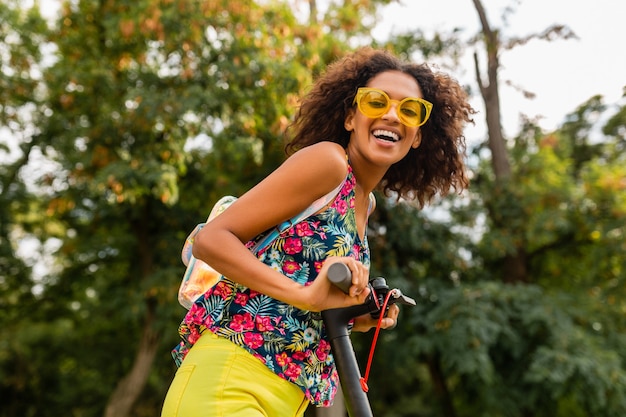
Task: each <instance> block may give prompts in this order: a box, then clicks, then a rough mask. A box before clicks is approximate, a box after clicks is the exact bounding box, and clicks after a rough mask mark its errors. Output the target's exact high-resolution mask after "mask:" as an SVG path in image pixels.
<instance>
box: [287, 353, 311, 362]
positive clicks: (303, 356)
mask: <svg viewBox="0 0 626 417" xmlns="http://www.w3.org/2000/svg"><path fill="white" fill-rule="evenodd" d="M307 356H308V355H307V354H306V353H304V352H302V351H297V352H294V353H293V355H291V357H292V358H293V359H294V360H297V361H303V360H305V359H306V358H307Z"/></svg>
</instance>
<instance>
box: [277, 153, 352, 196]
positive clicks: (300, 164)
mask: <svg viewBox="0 0 626 417" xmlns="http://www.w3.org/2000/svg"><path fill="white" fill-rule="evenodd" d="M285 165H286V166H287V167H286V168H288V169H290V170H292V169H295V170H297V171H298V172H299V173H300V175H307V176H308V175H310V176H311V177H314V178H317V180H318V181H319V182H320V183H322V184H320V185H321V186H322V188H328V190H327V191H329V190H330V189H332V188H334V187H336V186H337V184H339V182H340V181H342V180H343V179H344V178H345V177H346V174H347V170H348V161H347V158H346V150H345V149H344V148H343V147H342V146H341V145H339V144H337V143H334V142H319V143H316V144H314V145H311V146H307V147H306V148H303V149H300V150H299V151H297V152H296V153H294V154H293V155H292V156H291V157H289V158H288V159H287V161H285ZM324 183H328V184H324Z"/></svg>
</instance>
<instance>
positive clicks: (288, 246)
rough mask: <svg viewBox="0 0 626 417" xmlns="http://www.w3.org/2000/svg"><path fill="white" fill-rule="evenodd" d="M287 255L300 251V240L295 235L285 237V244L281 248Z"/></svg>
mask: <svg viewBox="0 0 626 417" xmlns="http://www.w3.org/2000/svg"><path fill="white" fill-rule="evenodd" d="M283 249H284V250H285V253H286V254H287V255H295V254H296V253H300V252H302V240H300V239H298V238H295V237H288V238H287V239H285V246H284V248H283Z"/></svg>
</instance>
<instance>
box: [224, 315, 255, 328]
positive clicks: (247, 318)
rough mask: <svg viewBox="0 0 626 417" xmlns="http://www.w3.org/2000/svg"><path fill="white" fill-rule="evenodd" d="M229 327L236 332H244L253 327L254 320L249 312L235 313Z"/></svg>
mask: <svg viewBox="0 0 626 417" xmlns="http://www.w3.org/2000/svg"><path fill="white" fill-rule="evenodd" d="M229 327H230V328H231V329H233V330H234V331H236V332H245V331H248V330H252V329H254V320H252V315H250V313H244V314H235V315H234V316H233V320H232V321H231V322H230V324H229Z"/></svg>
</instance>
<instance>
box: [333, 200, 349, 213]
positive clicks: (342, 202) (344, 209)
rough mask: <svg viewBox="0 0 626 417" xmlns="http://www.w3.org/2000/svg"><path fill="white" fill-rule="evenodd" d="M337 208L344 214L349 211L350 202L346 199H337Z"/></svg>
mask: <svg viewBox="0 0 626 417" xmlns="http://www.w3.org/2000/svg"><path fill="white" fill-rule="evenodd" d="M335 209H336V210H337V211H338V212H339V214H341V215H342V216H343V215H345V214H346V213H347V212H348V203H346V202H345V200H337V202H336V203H335Z"/></svg>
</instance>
